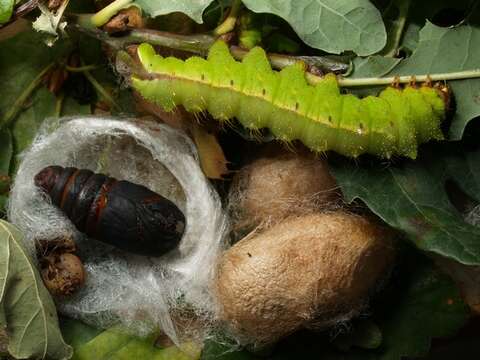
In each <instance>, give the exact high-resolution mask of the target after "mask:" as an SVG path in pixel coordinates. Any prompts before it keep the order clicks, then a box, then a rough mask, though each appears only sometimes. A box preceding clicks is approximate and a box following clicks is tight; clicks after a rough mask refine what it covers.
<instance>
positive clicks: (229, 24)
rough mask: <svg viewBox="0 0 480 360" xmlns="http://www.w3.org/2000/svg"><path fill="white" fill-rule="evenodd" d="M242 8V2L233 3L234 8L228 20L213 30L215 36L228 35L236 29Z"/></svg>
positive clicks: (237, 0)
mask: <svg viewBox="0 0 480 360" xmlns="http://www.w3.org/2000/svg"><path fill="white" fill-rule="evenodd" d="M241 6H242V1H241V0H234V1H233V4H232V7H231V8H230V12H229V14H228V16H227V18H226V19H225V20H224V21H223V22H222V23H221V24H220V25H218V26H217V28H216V29H215V30H213V33H214V34H215V35H217V36H220V35H223V34H226V33H228V32H230V31H232V30H233V29H234V28H235V23H236V22H237V16H238V11H239V10H240V8H241Z"/></svg>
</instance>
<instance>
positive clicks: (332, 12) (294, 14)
mask: <svg viewBox="0 0 480 360" xmlns="http://www.w3.org/2000/svg"><path fill="white" fill-rule="evenodd" d="M243 3H244V4H245V6H246V7H248V8H249V9H250V10H252V11H254V12H262V13H263V12H266V13H271V14H275V15H278V16H280V17H281V18H283V19H285V20H286V21H287V22H288V23H289V24H290V26H291V27H292V28H293V29H294V30H295V31H296V33H297V34H298V36H299V37H300V38H301V39H302V40H303V41H304V42H305V43H306V44H307V45H309V46H311V47H314V48H317V49H321V50H324V51H327V52H329V53H334V54H339V53H341V52H344V51H348V50H352V51H354V52H355V53H357V54H358V55H361V56H366V55H371V54H374V53H376V52H378V51H380V50H381V49H382V48H383V47H384V46H385V43H386V41H387V35H386V30H385V26H384V24H383V21H382V17H381V15H380V12H379V11H378V10H377V9H376V8H375V7H374V6H373V5H372V4H371V3H370V2H369V1H368V0H295V1H293V0H285V1H267V0H243Z"/></svg>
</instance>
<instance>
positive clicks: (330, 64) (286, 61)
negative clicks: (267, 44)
mask: <svg viewBox="0 0 480 360" xmlns="http://www.w3.org/2000/svg"><path fill="white" fill-rule="evenodd" d="M230 53H231V54H232V56H233V57H234V58H235V59H236V60H242V59H243V58H244V57H245V55H247V53H248V50H244V49H242V48H240V47H238V46H230ZM267 56H268V61H269V62H270V64H271V65H272V68H274V69H279V70H280V69H283V68H284V67H287V66H290V65H292V64H294V63H296V62H299V61H303V62H304V63H305V64H306V65H307V66H308V67H314V68H318V69H320V70H322V71H326V72H337V73H338V72H341V73H345V72H346V71H348V69H349V67H350V65H349V64H346V63H344V62H341V61H338V60H335V59H332V58H331V57H328V56H292V55H282V54H267Z"/></svg>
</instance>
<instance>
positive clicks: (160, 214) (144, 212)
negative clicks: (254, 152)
mask: <svg viewBox="0 0 480 360" xmlns="http://www.w3.org/2000/svg"><path fill="white" fill-rule="evenodd" d="M34 183H35V185H36V186H37V187H39V188H40V189H42V190H43V191H44V192H45V193H46V194H48V196H49V197H50V198H51V200H52V203H53V204H54V205H56V206H57V207H59V208H60V209H61V210H62V211H63V212H64V214H65V215H66V216H67V217H68V218H69V219H70V220H71V221H72V222H73V224H74V225H75V226H76V228H77V229H78V230H79V231H81V232H84V233H86V234H87V235H88V236H89V237H91V238H94V239H97V240H100V241H103V242H105V243H108V244H110V245H113V246H115V247H118V248H119V249H122V250H125V251H128V252H131V253H135V254H139V255H147V256H160V255H163V254H165V253H166V252H168V251H170V250H172V249H173V248H175V247H176V246H177V245H178V244H179V242H180V240H181V238H182V236H183V233H184V229H185V216H184V215H183V213H182V212H181V211H180V210H179V209H178V208H177V206H176V205H175V204H174V203H173V202H171V201H170V200H168V199H166V198H164V197H163V196H161V195H159V194H157V193H155V192H153V191H151V190H149V189H147V188H146V187H144V186H142V185H138V184H134V183H132V182H129V181H124V180H116V179H114V178H111V177H108V176H106V175H103V174H96V173H93V172H92V171H90V170H85V169H77V168H73V167H67V168H63V167H61V166H48V167H46V168H44V169H43V170H41V171H40V172H39V173H38V174H37V175H36V176H35V178H34Z"/></svg>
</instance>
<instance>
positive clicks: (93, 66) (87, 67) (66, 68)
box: [65, 65, 98, 72]
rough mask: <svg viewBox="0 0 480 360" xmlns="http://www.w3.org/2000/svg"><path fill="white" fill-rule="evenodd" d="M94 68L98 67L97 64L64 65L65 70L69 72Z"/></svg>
mask: <svg viewBox="0 0 480 360" xmlns="http://www.w3.org/2000/svg"><path fill="white" fill-rule="evenodd" d="M95 69H98V66H97V65H85V66H78V67H75V66H69V65H65V70H67V71H69V72H84V71H90V70H95Z"/></svg>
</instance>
